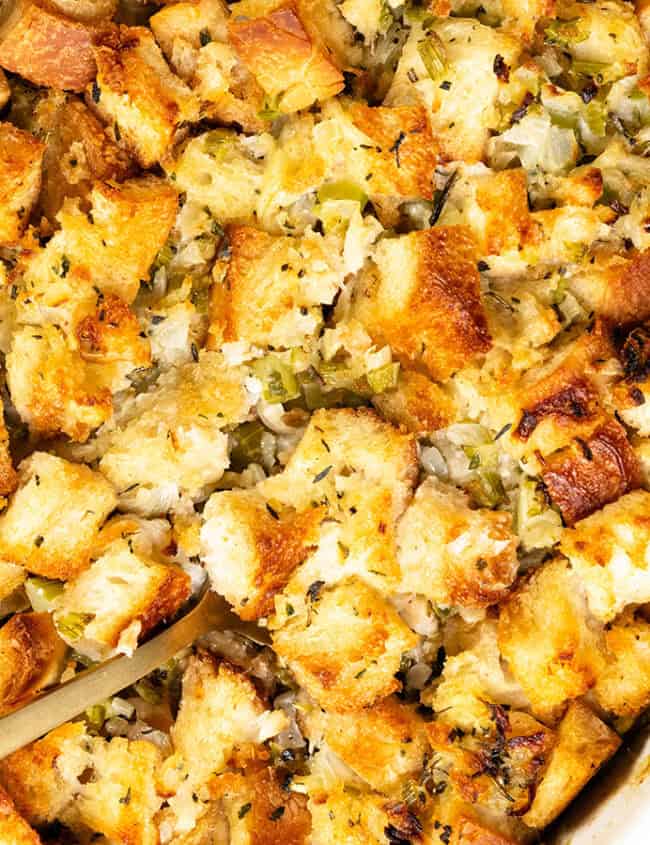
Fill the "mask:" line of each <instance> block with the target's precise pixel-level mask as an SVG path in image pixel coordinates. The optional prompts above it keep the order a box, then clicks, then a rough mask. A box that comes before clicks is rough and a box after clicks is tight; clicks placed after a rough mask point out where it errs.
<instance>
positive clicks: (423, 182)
mask: <svg viewBox="0 0 650 845" xmlns="http://www.w3.org/2000/svg"><path fill="white" fill-rule="evenodd" d="M314 137H315V138H316V142H317V143H316V149H317V153H318V155H320V156H321V157H322V158H323V159H324V160H325V163H326V168H327V179H328V180H333V181H334V182H336V181H338V180H345V181H349V182H352V183H353V184H356V185H357V187H358V188H359V190H360V191H362V192H363V193H364V194H366V195H367V196H368V198H369V199H370V200H371V201H372V203H373V206H374V208H375V210H376V212H377V215H378V217H379V219H380V220H381V221H382V223H383V224H384V226H390V225H393V224H395V223H396V222H397V221H398V219H399V205H400V204H401V203H403V202H406V201H407V200H413V199H418V198H421V199H426V200H429V199H431V198H432V196H433V172H434V170H435V166H436V162H437V154H436V142H435V139H434V137H433V136H432V134H431V129H430V128H429V122H428V119H427V114H426V111H425V109H424V108H423V107H422V106H419V105H414V106H397V107H395V108H388V107H386V106H368V105H366V104H365V103H362V102H355V101H353V100H347V99H345V100H339V99H337V100H334V101H331V102H329V103H327V104H326V105H325V106H324V107H323V110H322V120H321V121H320V122H319V123H318V124H317V125H316V127H315V130H314Z"/></svg>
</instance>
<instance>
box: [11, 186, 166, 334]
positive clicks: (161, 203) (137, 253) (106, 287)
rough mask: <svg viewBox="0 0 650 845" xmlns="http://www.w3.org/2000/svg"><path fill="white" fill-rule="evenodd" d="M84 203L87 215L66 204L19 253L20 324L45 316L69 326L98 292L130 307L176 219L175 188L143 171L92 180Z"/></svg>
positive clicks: (93, 302)
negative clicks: (35, 245)
mask: <svg viewBox="0 0 650 845" xmlns="http://www.w3.org/2000/svg"><path fill="white" fill-rule="evenodd" d="M90 200H91V203H92V208H91V210H90V213H89V214H86V213H84V212H83V211H82V210H81V209H80V208H79V206H78V205H77V204H76V203H75V202H73V201H70V202H68V203H67V204H65V205H64V207H63V208H62V209H61V211H60V212H59V214H58V216H57V219H58V222H59V224H60V227H61V228H60V230H59V231H57V232H56V234H55V235H54V236H53V237H52V238H51V239H50V240H49V241H48V243H47V246H46V247H45V248H44V249H40V250H34V252H33V253H32V254H31V255H29V256H27V257H26V258H25V266H24V284H23V289H20V290H19V293H18V298H17V305H18V313H19V317H20V319H23V320H24V321H25V322H33V323H41V322H42V321H43V315H44V314H45V315H47V317H48V318H49V320H50V321H51V322H53V323H54V322H55V321H56V322H58V324H59V325H62V326H66V327H67V328H68V329H69V330H71V331H72V330H74V328H75V327H76V324H77V322H78V321H79V320H80V319H81V318H82V317H84V316H86V315H87V314H88V313H89V312H92V311H93V310H95V308H96V307H97V305H98V304H99V303H98V298H101V296H102V295H107V294H114V295H115V296H119V297H120V299H122V300H124V301H125V302H126V303H127V304H130V303H131V302H133V300H134V299H135V296H136V294H137V293H138V290H139V287H140V282H141V281H143V280H148V278H149V269H150V267H151V265H152V264H153V261H154V259H155V257H156V255H157V254H158V252H159V251H160V249H161V248H162V246H163V245H164V243H165V241H166V240H167V236H168V234H169V232H170V230H171V228H172V225H173V224H174V220H175V219H176V211H177V208H178V195H177V192H176V191H175V190H174V188H172V187H171V185H169V184H168V183H167V182H165V181H163V180H162V179H158V178H156V177H155V176H145V177H142V178H140V179H132V180H129V181H127V182H123V183H122V184H119V185H118V184H115V183H111V182H97V183H95V185H94V187H93V190H92V192H91V197H90ZM54 315H56V316H54Z"/></svg>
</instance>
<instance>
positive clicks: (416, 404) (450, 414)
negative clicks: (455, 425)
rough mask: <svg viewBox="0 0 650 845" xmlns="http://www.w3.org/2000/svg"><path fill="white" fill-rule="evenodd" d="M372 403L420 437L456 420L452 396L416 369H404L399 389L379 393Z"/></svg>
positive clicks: (388, 418) (384, 414)
mask: <svg viewBox="0 0 650 845" xmlns="http://www.w3.org/2000/svg"><path fill="white" fill-rule="evenodd" d="M372 404H373V405H374V406H375V408H376V409H377V410H378V411H379V413H380V414H381V415H382V416H383V417H384V418H385V419H387V420H388V421H389V422H392V423H393V424H394V425H398V426H401V427H403V428H404V429H405V430H406V431H409V432H411V433H412V434H415V435H416V436H422V435H424V434H430V433H431V432H434V431H437V430H438V429H441V428H446V427H447V426H448V425H450V424H451V423H452V422H453V420H454V419H455V407H454V401H453V399H452V398H451V396H448V395H447V394H446V393H445V392H444V390H443V389H442V388H441V387H440V386H439V385H438V384H436V383H435V382H433V381H431V379H429V378H427V377H426V376H425V375H423V374H422V373H418V372H416V371H414V370H403V371H401V372H400V374H399V377H398V380H397V387H396V388H395V390H387V391H385V392H384V393H379V394H377V395H376V396H374V397H373V400H372Z"/></svg>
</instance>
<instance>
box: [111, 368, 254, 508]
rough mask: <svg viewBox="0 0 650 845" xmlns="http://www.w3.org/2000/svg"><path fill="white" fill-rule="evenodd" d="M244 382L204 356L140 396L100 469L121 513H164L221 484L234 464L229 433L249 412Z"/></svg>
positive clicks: (236, 371) (242, 375) (239, 371)
mask: <svg viewBox="0 0 650 845" xmlns="http://www.w3.org/2000/svg"><path fill="white" fill-rule="evenodd" d="M246 376H247V371H246V370H245V369H244V368H243V367H228V366H227V364H226V362H225V361H224V359H223V358H222V356H221V355H220V354H219V353H217V352H202V353H201V356H200V359H199V361H196V362H190V363H188V364H183V365H181V366H178V367H175V368H173V369H172V370H171V371H169V372H168V373H165V374H164V375H163V376H162V377H161V378H160V379H159V380H158V382H157V384H156V387H155V388H154V389H153V390H150V391H149V392H148V393H142V394H140V396H138V398H137V400H136V402H135V404H134V405H133V406H132V407H131V409H130V411H129V413H128V414H127V415H125V417H123V418H122V420H120V425H119V427H116V428H115V430H114V431H112V432H111V433H110V435H109V440H108V448H107V450H106V452H105V453H104V456H103V457H102V459H101V461H100V464H99V468H100V470H101V471H102V472H103V473H104V475H106V476H107V478H108V479H109V480H110V481H112V483H113V484H114V485H115V487H116V488H117V490H118V492H119V493H120V497H121V498H120V504H121V506H122V507H123V508H124V507H128V508H130V509H135V510H136V511H137V512H138V513H166V512H167V511H168V510H172V509H173V508H174V507H176V506H177V505H178V504H179V499H180V497H181V496H189V497H190V498H193V499H196V498H198V497H199V496H200V495H201V494H202V492H203V490H204V488H205V487H206V486H207V485H210V484H213V483H214V482H215V481H218V480H219V478H221V476H222V474H223V471H224V469H225V468H226V467H227V466H228V461H229V457H228V436H227V434H226V433H225V432H224V431H223V429H224V428H226V426H231V425H236V424H238V423H240V422H243V421H244V419H245V418H246V416H247V415H248V412H249V409H250V406H251V396H250V394H249V393H248V392H247V390H246V388H245V386H244V381H245V379H246Z"/></svg>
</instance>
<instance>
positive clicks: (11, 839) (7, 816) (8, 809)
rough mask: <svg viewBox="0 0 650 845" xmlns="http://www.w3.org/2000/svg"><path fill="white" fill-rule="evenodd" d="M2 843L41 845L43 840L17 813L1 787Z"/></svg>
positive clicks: (0, 831) (0, 828)
mask: <svg viewBox="0 0 650 845" xmlns="http://www.w3.org/2000/svg"><path fill="white" fill-rule="evenodd" d="M0 843H2V845H41V840H40V837H39V835H38V833H36V831H35V830H33V829H32V828H31V827H30V826H29V825H28V824H27V822H26V821H25V819H24V818H23V817H22V816H21V815H20V813H18V812H17V811H16V807H15V805H14V803H13V801H12V800H11V798H10V797H9V796H8V795H7V793H6V792H5V791H4V789H2V787H0Z"/></svg>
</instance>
